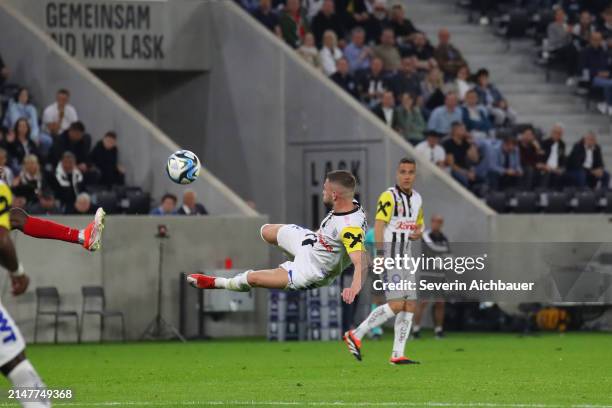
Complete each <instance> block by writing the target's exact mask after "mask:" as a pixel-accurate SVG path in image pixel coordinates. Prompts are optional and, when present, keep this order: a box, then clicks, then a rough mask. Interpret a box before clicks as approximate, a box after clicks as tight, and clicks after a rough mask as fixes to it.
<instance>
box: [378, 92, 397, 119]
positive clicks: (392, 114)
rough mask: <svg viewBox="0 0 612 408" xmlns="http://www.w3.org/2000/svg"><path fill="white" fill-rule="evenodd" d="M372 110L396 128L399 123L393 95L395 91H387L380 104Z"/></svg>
mask: <svg viewBox="0 0 612 408" xmlns="http://www.w3.org/2000/svg"><path fill="white" fill-rule="evenodd" d="M372 112H373V113H374V114H375V115H376V116H378V117H379V118H380V119H381V120H382V121H383V122H385V124H386V125H387V126H389V127H392V128H395V127H396V123H397V118H396V114H397V112H396V111H395V98H394V97H393V92H391V91H385V92H384V93H383V96H382V101H381V103H380V105H378V106H376V107H375V108H374V109H372Z"/></svg>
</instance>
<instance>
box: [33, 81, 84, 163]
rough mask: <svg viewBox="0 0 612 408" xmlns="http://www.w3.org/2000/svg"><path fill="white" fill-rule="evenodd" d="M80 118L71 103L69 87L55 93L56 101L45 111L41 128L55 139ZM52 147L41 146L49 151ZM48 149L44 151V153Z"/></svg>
mask: <svg viewBox="0 0 612 408" xmlns="http://www.w3.org/2000/svg"><path fill="white" fill-rule="evenodd" d="M78 120H79V117H78V115H77V112H76V109H74V106H72V105H71V104H70V92H69V91H68V90H67V89H60V90H59V91H57V94H56V95H55V102H54V103H52V104H51V105H49V106H47V107H46V108H45V110H44V111H43V116H42V129H41V130H42V132H44V133H46V134H47V135H49V136H51V138H52V139H51V140H54V139H55V137H56V136H58V135H60V134H62V133H63V132H65V131H66V130H68V128H69V127H70V125H71V124H72V123H74V122H76V121H78ZM41 142H42V138H41ZM50 147H51V146H48V147H47V146H41V150H42V149H43V148H45V149H46V151H48V148H50ZM46 151H43V154H44V153H46Z"/></svg>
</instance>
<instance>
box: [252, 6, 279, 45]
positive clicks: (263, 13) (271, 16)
mask: <svg viewBox="0 0 612 408" xmlns="http://www.w3.org/2000/svg"><path fill="white" fill-rule="evenodd" d="M253 17H255V19H256V20H257V21H259V22H260V23H261V24H263V25H264V26H265V27H266V28H267V29H268V30H270V31H272V32H273V33H274V34H276V35H277V36H278V37H281V38H282V34H281V29H280V25H279V23H278V15H276V13H275V12H274V11H273V10H272V0H259V7H257V8H256V9H255V10H254V11H253Z"/></svg>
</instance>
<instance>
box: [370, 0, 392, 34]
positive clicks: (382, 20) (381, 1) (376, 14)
mask: <svg viewBox="0 0 612 408" xmlns="http://www.w3.org/2000/svg"><path fill="white" fill-rule="evenodd" d="M371 3H373V6H372V9H371V10H369V11H368V12H369V15H368V18H367V20H365V21H364V24H365V25H364V28H365V30H366V39H367V41H368V42H376V41H379V40H380V36H381V34H382V31H383V29H384V28H385V27H389V25H390V24H391V22H390V21H389V18H388V16H387V2H386V1H385V0H373V1H371V0H366V3H365V4H366V7H368V5H370V4H371Z"/></svg>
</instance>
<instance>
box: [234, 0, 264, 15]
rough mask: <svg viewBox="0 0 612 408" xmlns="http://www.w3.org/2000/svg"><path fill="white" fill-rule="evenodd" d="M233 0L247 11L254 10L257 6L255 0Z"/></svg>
mask: <svg viewBox="0 0 612 408" xmlns="http://www.w3.org/2000/svg"><path fill="white" fill-rule="evenodd" d="M235 1H236V2H237V3H238V4H240V6H241V7H242V8H243V9H245V10H246V11H248V12H249V13H252V12H253V11H254V10H257V7H258V2H257V0H235Z"/></svg>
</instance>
